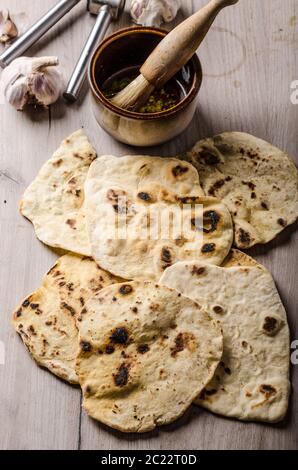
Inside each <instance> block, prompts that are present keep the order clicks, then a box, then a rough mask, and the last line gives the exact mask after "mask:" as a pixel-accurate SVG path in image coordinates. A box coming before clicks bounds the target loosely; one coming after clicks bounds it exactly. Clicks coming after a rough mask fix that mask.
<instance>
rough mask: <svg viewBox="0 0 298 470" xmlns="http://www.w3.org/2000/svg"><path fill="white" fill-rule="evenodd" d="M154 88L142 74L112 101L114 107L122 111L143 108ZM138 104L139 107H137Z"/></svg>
mask: <svg viewBox="0 0 298 470" xmlns="http://www.w3.org/2000/svg"><path fill="white" fill-rule="evenodd" d="M153 89H154V87H153V86H152V85H151V84H150V83H149V82H148V80H146V78H145V77H144V76H143V75H142V74H140V75H139V76H138V77H137V78H136V79H135V80H134V81H133V82H131V83H130V84H129V85H128V86H127V87H126V88H124V90H122V91H120V92H119V93H118V94H117V95H116V96H114V97H113V98H112V99H111V103H113V105H114V106H118V108H121V109H133V110H135V109H136V108H137V107H139V106H142V104H143V103H144V100H145V101H146V100H147V98H148V94H151V92H152V90H153ZM137 104H138V106H136V105H137Z"/></svg>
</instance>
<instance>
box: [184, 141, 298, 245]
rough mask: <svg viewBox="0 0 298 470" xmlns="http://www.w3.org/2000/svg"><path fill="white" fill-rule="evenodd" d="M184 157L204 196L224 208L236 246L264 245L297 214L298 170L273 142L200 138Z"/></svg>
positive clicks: (297, 216)
mask: <svg viewBox="0 0 298 470" xmlns="http://www.w3.org/2000/svg"><path fill="white" fill-rule="evenodd" d="M187 159H188V160H189V161H190V162H191V163H192V164H193V165H194V166H195V167H196V168H197V170H198V172H199V175H200V182H201V186H202V188H203V189H204V192H205V194H206V195H209V196H215V197H217V198H218V199H220V200H221V201H222V202H224V203H225V204H226V205H227V207H228V208H229V210H230V212H231V214H232V217H233V220H234V224H235V245H236V246H237V247H238V248H242V249H246V248H250V247H251V246H253V245H255V244H257V243H267V242H269V241H270V240H272V239H273V238H275V237H276V236H277V235H278V234H279V233H280V232H281V231H282V230H283V229H284V228H285V227H287V226H288V225H290V224H292V223H294V222H295V221H296V220H297V218H298V171H297V168H296V166H295V164H294V162H293V161H292V160H291V159H290V157H289V156H288V155H287V154H286V153H284V152H282V151H281V150H279V149H278V148H276V147H274V146H273V145H271V144H269V143H268V142H265V141H264V140H261V139H258V138H257V137H254V136H252V135H249V134H245V133H242V132H225V133H223V134H220V135H217V136H215V137H213V138H210V139H204V140H201V141H199V142H198V143H197V144H196V145H195V146H194V148H193V149H192V150H191V152H190V153H189V154H188V156H187Z"/></svg>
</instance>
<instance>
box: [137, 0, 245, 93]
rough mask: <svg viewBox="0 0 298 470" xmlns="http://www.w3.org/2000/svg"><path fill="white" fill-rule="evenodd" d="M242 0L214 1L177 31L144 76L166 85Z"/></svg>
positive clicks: (152, 57)
mask: <svg viewBox="0 0 298 470" xmlns="http://www.w3.org/2000/svg"><path fill="white" fill-rule="evenodd" d="M238 1H239V0H211V1H210V2H209V3H208V4H207V5H206V6H204V7H203V8H202V9H201V10H199V11H198V12H197V13H195V14H194V15H192V16H190V17H189V18H187V19H186V20H185V21H183V23H181V24H180V25H179V26H177V27H176V28H175V29H173V30H172V31H171V32H170V33H169V34H167V36H166V37H165V38H164V39H163V40H162V41H161V42H160V43H159V44H158V46H157V47H156V48H155V49H154V51H153V52H152V53H151V54H150V56H149V57H148V59H147V60H146V62H145V63H144V65H143V66H142V67H141V69H140V71H141V74H142V75H143V76H144V77H145V78H146V79H147V80H148V82H150V83H151V84H152V85H153V86H155V87H161V86H163V85H164V84H165V83H166V82H167V81H169V80H170V78H172V77H173V76H174V75H175V74H176V73H177V72H178V71H179V70H180V69H181V68H182V67H183V66H184V65H185V64H186V63H187V62H188V61H189V60H190V59H191V57H192V56H193V55H194V54H195V52H196V50H197V49H198V47H199V45H200V44H201V42H202V41H203V39H204V37H205V36H206V34H207V32H208V31H209V29H210V27H211V25H212V23H213V21H214V20H215V18H216V16H217V15H218V13H219V12H220V11H221V10H222V9H223V8H225V7H227V6H229V5H234V4H235V3H237V2H238Z"/></svg>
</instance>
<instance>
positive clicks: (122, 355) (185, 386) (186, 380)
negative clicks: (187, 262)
mask: <svg viewBox="0 0 298 470" xmlns="http://www.w3.org/2000/svg"><path fill="white" fill-rule="evenodd" d="M81 317H82V318H81V321H80V323H79V325H80V326H79V330H80V353H79V355H78V360H77V373H78V377H79V381H80V384H81V387H82V389H83V397H84V400H83V406H84V408H85V410H86V411H87V413H88V414H89V415H90V416H91V417H92V418H95V419H97V420H99V421H101V422H102V423H105V424H106V425H108V426H110V427H112V428H115V429H118V430H120V431H123V432H145V431H150V430H152V429H154V428H155V427H156V426H158V425H163V424H167V423H170V422H172V421H174V420H176V419H177V418H179V417H180V416H181V415H182V414H183V413H184V411H185V410H186V409H187V408H188V406H189V405H190V404H191V402H192V401H193V400H194V399H195V397H197V396H198V394H199V393H200V392H201V391H202V389H203V388H204V387H205V385H206V384H207V383H208V382H209V381H210V378H211V377H212V376H213V374H214V371H215V369H216V367H217V365H218V363H219V361H220V359H221V355H222V333H221V329H220V327H219V325H218V322H215V321H213V320H211V318H210V316H209V315H208V314H207V313H205V312H204V311H203V310H202V309H201V308H200V307H199V306H198V305H196V304H195V303H194V302H193V301H191V300H189V299H187V298H185V297H183V296H181V294H178V292H176V291H174V290H172V289H168V288H166V287H162V286H158V285H155V284H153V283H151V282H146V281H144V282H142V281H134V282H131V283H126V284H121V285H118V286H111V287H108V288H106V289H104V290H103V291H102V292H100V294H99V295H98V296H96V297H94V298H92V299H90V300H89V302H88V303H87V304H86V308H85V311H84V312H82V315H81Z"/></svg>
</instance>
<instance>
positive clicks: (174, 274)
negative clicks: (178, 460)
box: [160, 262, 290, 422]
mask: <svg viewBox="0 0 298 470" xmlns="http://www.w3.org/2000/svg"><path fill="white" fill-rule="evenodd" d="M160 283H161V284H162V285H166V286H168V287H173V288H175V289H177V290H178V291H179V292H180V293H182V294H183V295H185V296H187V297H189V298H191V299H193V300H194V301H195V302H198V303H199V304H200V305H201V306H202V308H205V309H207V311H208V312H212V314H211V316H212V317H213V318H214V319H218V320H220V321H221V324H222V328H223V336H224V352H223V357H222V361H221V362H220V364H219V366H218V368H217V370H216V372H215V374H214V377H213V379H212V380H211V382H210V383H209V384H208V386H207V387H206V388H205V389H204V390H203V392H202V393H201V394H200V397H199V399H197V400H196V403H197V404H199V405H202V406H204V407H205V408H207V409H208V410H210V411H213V412H214V413H219V414H221V415H224V416H228V417H234V418H238V419H241V420H256V421H267V422H276V421H280V420H282V419H283V417H284V416H285V413H286V411H287V407H288V397H289V390H290V383H289V329H288V324H287V317H286V312H285V309H284V307H283V305H282V303H281V300H280V297H279V295H278V292H277V289H276V287H275V284H274V281H273V279H272V276H271V274H270V273H269V272H268V271H267V270H266V269H265V268H264V267H262V266H260V267H245V266H242V267H231V268H219V267H217V266H211V265H207V264H203V263H195V262H192V263H183V262H180V263H177V264H176V265H175V266H172V267H171V268H169V269H167V270H166V271H165V273H164V274H163V276H162V278H161V280H160Z"/></svg>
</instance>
